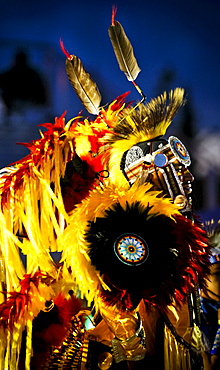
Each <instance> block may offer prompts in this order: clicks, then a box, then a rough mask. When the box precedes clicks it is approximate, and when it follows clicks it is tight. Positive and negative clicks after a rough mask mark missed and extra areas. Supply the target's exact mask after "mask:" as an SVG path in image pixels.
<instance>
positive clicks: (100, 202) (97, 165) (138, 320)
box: [0, 12, 209, 370]
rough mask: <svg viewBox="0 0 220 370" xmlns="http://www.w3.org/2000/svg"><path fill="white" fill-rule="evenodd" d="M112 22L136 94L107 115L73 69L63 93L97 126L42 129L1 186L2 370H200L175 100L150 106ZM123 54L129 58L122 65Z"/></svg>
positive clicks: (198, 255) (201, 246) (70, 66)
mask: <svg viewBox="0 0 220 370" xmlns="http://www.w3.org/2000/svg"><path fill="white" fill-rule="evenodd" d="M114 17H115V12H113V17H112V25H111V26H110V28H109V35H110V38H111V41H112V43H113V48H114V50H115V53H116V57H117V59H118V61H119V65H120V68H121V69H122V70H123V71H124V72H125V73H126V75H127V77H128V79H130V80H131V81H132V82H133V84H134V86H135V87H136V88H137V89H138V91H139V92H140V93H141V95H142V96H143V99H142V101H141V102H140V103H138V104H137V105H131V104H130V103H126V98H127V95H128V94H127V93H126V94H124V95H122V96H119V97H118V98H116V99H115V100H114V101H113V102H112V103H111V104H109V105H108V106H107V108H106V107H105V108H103V107H100V101H101V97H100V93H99V91H98V89H97V86H96V84H95V83H94V81H93V80H92V79H91V77H90V75H89V74H88V73H87V72H86V71H85V70H84V67H83V65H82V63H81V61H80V60H79V59H78V58H77V57H76V56H73V55H69V54H68V53H67V52H66V50H65V49H64V46H63V44H62V49H63V51H64V53H65V54H66V56H67V60H66V68H67V74H68V76H69V79H70V82H71V84H72V86H73V88H74V90H75V91H76V92H77V94H78V96H79V98H80V99H81V101H82V103H83V104H84V105H85V106H86V108H87V110H88V111H89V113H91V114H93V115H94V114H96V116H95V118H94V120H90V119H83V118H82V117H80V116H78V117H76V118H73V119H71V120H70V121H68V122H65V116H64V115H63V116H61V117H60V118H56V120H55V123H54V124H50V123H46V124H43V125H42V126H43V127H44V131H42V132H41V137H40V138H39V139H37V140H33V141H32V142H31V143H29V144H24V145H26V146H27V147H28V148H29V150H30V154H29V155H27V156H26V157H25V158H23V159H21V160H20V161H18V162H16V163H14V164H13V165H11V166H9V167H8V168H5V169H4V171H2V174H1V178H0V202H1V209H0V218H1V222H0V248H1V249H0V261H1V265H0V283H1V289H0V290H1V295H0V300H1V301H0V302H1V304H0V331H1V334H0V369H11V370H12V369H13V370H15V369H26V370H28V369H71V368H72V369H80V368H82V369H88V370H93V369H98V368H99V369H103V370H105V369H108V368H110V369H112V370H113V369H115V368H116V369H117V368H119V369H127V368H128V369H130V368H136V367H137V368H142V367H144V368H152V366H157V368H158V369H166V370H171V369H173V370H178V369H179V370H189V369H201V368H202V364H201V356H200V346H201V336H200V330H199V306H198V304H199V303H198V295H197V288H198V286H200V287H202V286H203V285H204V279H205V277H206V275H207V273H208V270H209V247H208V245H207V241H206V237H205V233H204V231H203V230H202V229H201V228H200V226H199V225H197V224H196V222H195V221H194V219H193V212H192V204H191V198H190V193H191V186H190V181H191V180H192V176H191V174H190V172H189V171H188V169H187V168H188V166H189V165H190V156H189V153H188V151H187V149H186V148H185V146H184V145H183V143H182V142H181V141H180V140H179V139H178V138H176V137H174V136H171V137H169V138H168V139H166V138H165V136H164V135H165V134H166V130H167V128H168V127H169V125H170V124H171V122H172V120H173V118H174V116H175V115H176V113H177V111H178V110H179V108H180V107H181V106H182V105H183V104H184V91H183V89H181V88H176V89H175V90H173V91H171V92H170V93H169V94H167V93H163V94H162V95H160V96H158V97H157V98H155V99H152V100H151V101H149V102H147V103H144V95H143V93H142V91H141V90H140V88H139V87H138V86H137V85H136V84H135V82H134V80H135V79H136V77H137V74H138V73H139V71H140V69H139V67H138V66H137V62H136V59H135V57H134V54H133V49H132V47H131V45H130V42H129V40H128V39H127V36H126V35H125V32H124V30H123V28H122V26H121V25H120V23H119V22H117V21H115V19H114ZM122 56H125V58H122Z"/></svg>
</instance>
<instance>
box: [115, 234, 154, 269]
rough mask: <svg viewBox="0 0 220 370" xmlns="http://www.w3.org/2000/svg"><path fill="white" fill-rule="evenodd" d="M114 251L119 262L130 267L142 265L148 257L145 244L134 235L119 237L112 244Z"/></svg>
mask: <svg viewBox="0 0 220 370" xmlns="http://www.w3.org/2000/svg"><path fill="white" fill-rule="evenodd" d="M114 251H115V254H116V256H117V257H118V259H119V260H120V261H121V262H123V263H125V264H127V265H130V266H133V265H140V264H142V263H143V262H145V261H146V259H147V257H148V255H149V249H148V245H147V243H146V242H145V240H144V239H142V238H141V237H140V236H138V235H136V234H123V235H120V236H119V237H118V238H117V240H116V242H115V244H114Z"/></svg>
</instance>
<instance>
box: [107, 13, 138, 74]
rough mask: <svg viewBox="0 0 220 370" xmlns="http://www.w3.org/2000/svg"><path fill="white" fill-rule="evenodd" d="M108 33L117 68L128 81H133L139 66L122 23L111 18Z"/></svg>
mask: <svg viewBox="0 0 220 370" xmlns="http://www.w3.org/2000/svg"><path fill="white" fill-rule="evenodd" d="M108 33H109V37H110V41H111V43H112V46H113V50H114V52H115V56H116V58H117V61H118V64H119V68H120V69H121V71H123V72H124V73H125V75H126V77H127V79H128V80H129V81H134V80H135V79H136V78H137V76H138V74H139V72H140V68H139V66H138V64H137V60H136V58H135V56H134V51H133V47H132V45H131V43H130V40H129V39H128V37H127V35H126V33H125V31H124V29H123V27H122V25H121V24H120V23H119V22H118V21H115V20H114V19H113V22H112V24H111V26H110V27H109V29H108Z"/></svg>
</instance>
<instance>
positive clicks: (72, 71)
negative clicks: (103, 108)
mask: <svg viewBox="0 0 220 370" xmlns="http://www.w3.org/2000/svg"><path fill="white" fill-rule="evenodd" d="M60 45H61V49H62V50H63V52H64V54H65V55H66V56H67V59H66V73H67V76H68V78H69V81H70V83H71V85H72V87H73V89H74V91H75V92H76V94H77V96H78V98H79V99H80V101H81V103H82V104H83V105H84V107H85V108H86V109H87V111H88V112H89V113H91V114H95V115H96V114H98V113H99V106H100V103H101V94H100V92H99V89H98V87H97V85H96V83H95V82H94V80H93V79H92V78H91V76H90V74H89V73H88V72H87V71H86V70H85V68H84V66H83V63H82V62H81V60H80V59H79V58H78V57H77V56H75V55H70V54H68V53H67V51H66V50H65V49H64V45H63V42H62V41H60Z"/></svg>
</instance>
